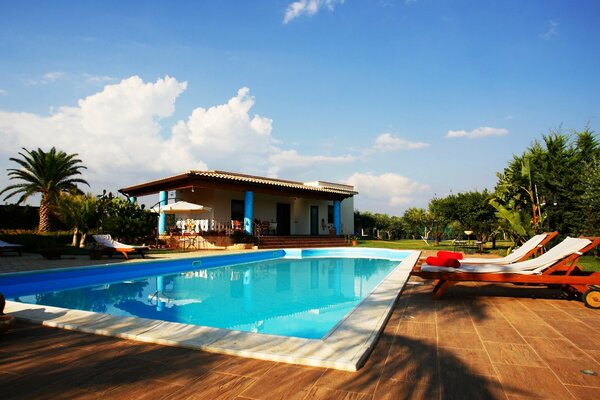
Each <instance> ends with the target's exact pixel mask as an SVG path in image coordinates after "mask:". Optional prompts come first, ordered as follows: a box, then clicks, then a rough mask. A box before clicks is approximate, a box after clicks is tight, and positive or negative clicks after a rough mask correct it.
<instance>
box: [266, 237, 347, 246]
mask: <svg viewBox="0 0 600 400" xmlns="http://www.w3.org/2000/svg"><path fill="white" fill-rule="evenodd" d="M349 245H350V244H349V243H348V241H347V240H346V238H344V237H343V236H261V237H260V239H259V244H258V248H259V249H281V248H294V247H346V246H349Z"/></svg>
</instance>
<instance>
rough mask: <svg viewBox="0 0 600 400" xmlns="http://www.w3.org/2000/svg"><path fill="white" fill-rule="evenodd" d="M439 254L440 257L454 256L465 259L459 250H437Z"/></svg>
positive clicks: (457, 258)
mask: <svg viewBox="0 0 600 400" xmlns="http://www.w3.org/2000/svg"><path fill="white" fill-rule="evenodd" d="M437 256H438V257H445V258H454V259H456V260H462V259H463V255H462V253H459V252H457V251H438V252H437Z"/></svg>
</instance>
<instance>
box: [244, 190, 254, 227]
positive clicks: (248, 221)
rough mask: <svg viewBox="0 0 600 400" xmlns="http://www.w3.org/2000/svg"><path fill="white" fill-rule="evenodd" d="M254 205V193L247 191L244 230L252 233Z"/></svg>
mask: <svg viewBox="0 0 600 400" xmlns="http://www.w3.org/2000/svg"><path fill="white" fill-rule="evenodd" d="M253 207H254V193H253V192H251V191H247V192H246V193H245V194H244V230H245V231H246V232H248V233H249V234H250V235H252V214H253V212H252V211H253Z"/></svg>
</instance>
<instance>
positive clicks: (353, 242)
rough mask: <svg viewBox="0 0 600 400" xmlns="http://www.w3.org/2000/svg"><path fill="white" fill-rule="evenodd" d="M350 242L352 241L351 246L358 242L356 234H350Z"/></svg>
mask: <svg viewBox="0 0 600 400" xmlns="http://www.w3.org/2000/svg"><path fill="white" fill-rule="evenodd" d="M350 242H351V243H352V246H356V245H357V244H358V236H356V235H352V236H350Z"/></svg>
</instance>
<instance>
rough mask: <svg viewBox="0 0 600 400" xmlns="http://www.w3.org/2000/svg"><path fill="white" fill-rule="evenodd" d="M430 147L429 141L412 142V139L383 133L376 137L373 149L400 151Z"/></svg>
mask: <svg viewBox="0 0 600 400" xmlns="http://www.w3.org/2000/svg"><path fill="white" fill-rule="evenodd" d="M424 147H429V143H425V142H411V141H410V140H406V139H402V138H399V137H396V136H393V135H392V134H391V133H382V134H381V135H379V136H377V138H376V139H375V144H374V145H373V150H375V151H399V150H415V149H422V148H424Z"/></svg>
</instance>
